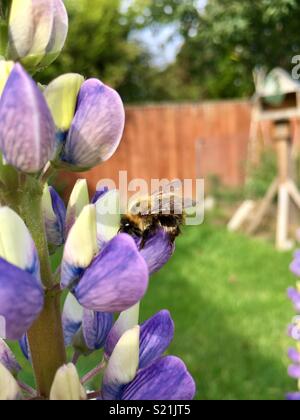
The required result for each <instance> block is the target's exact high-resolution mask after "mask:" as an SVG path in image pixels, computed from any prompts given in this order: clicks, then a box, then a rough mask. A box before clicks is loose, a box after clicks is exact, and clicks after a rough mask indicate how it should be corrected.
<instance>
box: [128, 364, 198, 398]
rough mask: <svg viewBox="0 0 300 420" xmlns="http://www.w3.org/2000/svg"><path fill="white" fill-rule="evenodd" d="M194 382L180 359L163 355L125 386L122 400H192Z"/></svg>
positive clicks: (194, 388) (194, 389)
mask: <svg viewBox="0 0 300 420" xmlns="http://www.w3.org/2000/svg"><path fill="white" fill-rule="evenodd" d="M195 391H196V387H195V382H194V380H193V378H192V377H191V375H190V374H189V372H188V371H187V368H186V366H185V364H184V363H183V362H182V360H180V359H178V358H177V357H174V356H166V357H163V358H161V359H159V360H157V361H156V362H154V363H153V364H152V365H150V366H149V367H147V368H146V369H142V370H140V371H139V372H138V374H137V376H136V378H135V379H134V380H133V381H132V382H131V383H130V384H128V385H126V386H125V388H124V391H123V395H122V400H134V401H145V400H154V401H155V400H156V401H162V400H166V401H171V400H186V401H187V400H192V399H193V398H194V396H195Z"/></svg>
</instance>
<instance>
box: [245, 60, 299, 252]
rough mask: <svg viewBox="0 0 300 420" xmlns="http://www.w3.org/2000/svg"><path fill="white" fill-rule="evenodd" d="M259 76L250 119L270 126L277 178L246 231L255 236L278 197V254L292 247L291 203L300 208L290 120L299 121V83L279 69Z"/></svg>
mask: <svg viewBox="0 0 300 420" xmlns="http://www.w3.org/2000/svg"><path fill="white" fill-rule="evenodd" d="M259 76H260V77H258V78H257V80H256V82H257V83H256V93H255V95H254V97H253V115H254V117H255V124H257V123H259V122H261V121H270V122H272V124H273V129H272V141H273V143H274V146H275V149H276V153H277V177H276V179H275V180H274V181H273V182H272V184H271V185H270V187H269V189H268V191H267V194H266V196H265V197H264V199H263V200H262V203H261V205H260V206H259V208H258V209H257V210H256V212H255V217H254V218H253V220H252V222H251V223H250V226H249V227H248V229H247V231H248V233H254V232H255V231H256V230H257V229H258V227H259V226H260V224H261V222H262V221H263V219H264V217H265V216H266V214H267V212H268V211H269V208H270V207H271V205H272V203H273V201H274V198H275V197H276V196H277V197H278V211H277V229H276V246H277V248H278V249H279V250H287V249H289V248H291V247H292V242H291V241H289V239H288V230H289V224H290V217H289V216H290V214H289V213H290V199H292V200H293V201H294V202H295V204H296V205H297V207H298V208H300V193H299V191H298V188H297V186H296V184H295V182H294V180H293V179H292V170H291V167H292V159H291V155H292V153H291V148H292V127H291V119H295V118H297V119H300V83H298V82H297V81H295V80H293V79H292V78H291V77H290V75H289V74H288V73H287V72H286V71H284V70H282V69H280V68H276V69H274V70H273V71H271V73H269V74H268V75H267V76H266V77H265V76H264V75H262V74H260V75H259ZM252 128H253V121H252Z"/></svg>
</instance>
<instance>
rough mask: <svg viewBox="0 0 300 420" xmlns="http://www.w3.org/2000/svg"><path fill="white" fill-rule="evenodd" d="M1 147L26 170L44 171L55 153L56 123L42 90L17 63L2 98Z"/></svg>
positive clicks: (12, 162)
mask: <svg viewBox="0 0 300 420" xmlns="http://www.w3.org/2000/svg"><path fill="white" fill-rule="evenodd" d="M0 148H1V150H2V152H3V155H4V157H5V160H6V161H7V162H8V163H9V164H11V165H13V166H15V167H16V168H17V169H19V170H20V171H23V172H28V173H34V172H38V171H39V170H41V169H42V168H43V167H44V166H45V164H46V163H47V162H48V160H50V159H51V158H52V157H53V155H54V152H55V126H54V122H53V119H52V116H51V113H50V111H49V109H48V106H47V104H46V101H45V99H44V97H43V94H42V92H41V91H40V90H39V89H38V87H37V85H36V84H35V83H34V81H33V80H32V79H31V77H29V76H28V74H27V73H26V72H25V71H24V70H23V68H22V66H21V65H20V64H16V65H15V67H14V68H13V70H12V72H11V73H10V76H9V78H8V80H7V83H6V85H5V88H4V90H3V93H2V96H1V99H0Z"/></svg>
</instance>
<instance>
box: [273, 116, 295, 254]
mask: <svg viewBox="0 0 300 420" xmlns="http://www.w3.org/2000/svg"><path fill="white" fill-rule="evenodd" d="M274 140H275V142H276V151H277V163H278V180H279V190H278V213H277V231H276V246H277V248H278V249H279V250H287V249H290V247H291V243H290V241H289V240H288V227H289V189H288V181H289V170H290V155H291V154H290V148H291V127H290V122H289V120H278V121H276V122H275V123H274Z"/></svg>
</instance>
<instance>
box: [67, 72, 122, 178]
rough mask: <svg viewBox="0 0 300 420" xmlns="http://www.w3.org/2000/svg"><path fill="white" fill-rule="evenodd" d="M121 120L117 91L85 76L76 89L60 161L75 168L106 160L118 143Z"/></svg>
mask: <svg viewBox="0 0 300 420" xmlns="http://www.w3.org/2000/svg"><path fill="white" fill-rule="evenodd" d="M124 124H125V112H124V107H123V103H122V101H121V98H120V96H119V95H118V93H117V92H116V91H114V90H113V89H111V88H110V87H108V86H106V85H104V84H103V83H102V82H100V81H99V80H96V79H89V80H87V81H86V82H84V83H83V85H82V86H81V89H80V92H79V96H78V105H77V110H76V113H75V117H74V120H73V123H72V126H71V128H70V131H69V135H68V138H67V141H66V144H65V148H64V150H63V153H62V158H61V159H62V161H63V162H65V163H66V164H67V165H70V166H71V169H72V167H73V168H74V169H76V170H84V169H89V168H92V167H93V166H96V165H98V164H99V163H101V162H105V161H106V160H108V159H109V158H110V157H111V156H112V155H113V154H114V152H115V151H116V149H117V147H118V146H119V144H120V141H121V137H122V134H123V130H124Z"/></svg>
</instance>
